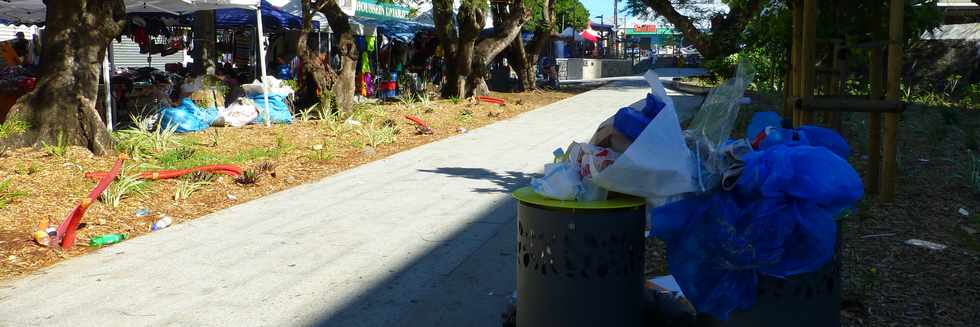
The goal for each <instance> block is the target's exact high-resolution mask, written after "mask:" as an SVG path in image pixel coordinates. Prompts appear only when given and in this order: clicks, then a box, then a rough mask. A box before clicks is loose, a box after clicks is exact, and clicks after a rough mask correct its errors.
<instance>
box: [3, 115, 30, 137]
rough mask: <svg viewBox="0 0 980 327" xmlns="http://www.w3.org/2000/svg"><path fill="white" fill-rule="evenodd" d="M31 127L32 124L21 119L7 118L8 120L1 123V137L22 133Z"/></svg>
mask: <svg viewBox="0 0 980 327" xmlns="http://www.w3.org/2000/svg"><path fill="white" fill-rule="evenodd" d="M29 128H31V125H30V124H28V123H27V122H25V121H23V120H19V119H13V118H10V119H7V121H5V122H3V124H0V139H4V138H7V137H10V136H14V135H20V134H22V133H24V132H25V131H27V129H29Z"/></svg>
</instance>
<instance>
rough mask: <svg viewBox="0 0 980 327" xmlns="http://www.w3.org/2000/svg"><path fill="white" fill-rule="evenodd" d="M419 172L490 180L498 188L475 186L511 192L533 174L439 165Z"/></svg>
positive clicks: (484, 189) (485, 190)
mask: <svg viewBox="0 0 980 327" xmlns="http://www.w3.org/2000/svg"><path fill="white" fill-rule="evenodd" d="M419 172H422V173H430V174H443V175H448V176H450V177H458V178H466V179H478V180H485V181H490V182H493V183H494V184H496V185H497V186H498V187H497V188H475V189H473V192H477V193H511V192H514V191H516V190H517V189H518V188H520V187H522V186H526V185H528V184H529V183H530V182H531V177H534V175H533V174H527V173H524V172H520V171H507V172H504V173H498V172H495V171H490V170H487V169H484V168H463V167H439V168H436V169H419Z"/></svg>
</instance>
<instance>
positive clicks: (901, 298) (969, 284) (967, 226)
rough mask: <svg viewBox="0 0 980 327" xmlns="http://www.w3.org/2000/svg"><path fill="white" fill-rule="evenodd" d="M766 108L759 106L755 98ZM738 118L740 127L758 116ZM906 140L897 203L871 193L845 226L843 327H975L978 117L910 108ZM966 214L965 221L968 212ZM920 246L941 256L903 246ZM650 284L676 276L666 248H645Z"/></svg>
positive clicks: (855, 121) (847, 126)
mask: <svg viewBox="0 0 980 327" xmlns="http://www.w3.org/2000/svg"><path fill="white" fill-rule="evenodd" d="M755 100H760V99H755ZM766 107H767V106H764V105H763V106H757V107H754V108H753V107H750V108H746V109H748V110H743V112H742V113H740V119H739V120H740V122H739V124H738V126H739V127H736V130H741V129H744V126H745V122H746V121H747V120H748V118H749V117H750V116H751V114H752V112H753V111H755V110H765V109H768V110H773V109H772V108H773V107H772V106H768V108H766ZM867 119H868V115H867V114H848V115H846V116H845V121H844V135H845V137H846V138H847V139H848V141H849V142H850V144H851V147H852V152H854V153H855V154H854V155H852V157H851V158H850V159H851V162H852V164H853V165H854V167H855V168H856V169H857V170H858V171H859V172H860V173H861V174H862V176H863V175H864V171H865V169H866V166H867V153H868V150H867ZM899 127H900V128H899V132H898V149H899V150H898V195H897V197H896V199H895V201H893V202H888V203H886V202H883V201H880V200H879V199H878V198H877V197H876V196H874V195H866V198H865V200H864V201H862V202H861V203H860V204H859V205H858V206H857V208H856V209H857V210H855V212H854V213H853V214H851V215H849V216H847V217H846V218H844V220H843V224H842V226H841V228H842V237H843V239H842V240H841V241H842V242H843V246H844V248H843V259H842V264H843V266H842V277H843V286H842V287H843V307H842V310H841V320H842V326H977V325H978V321H980V304H978V303H980V234H978V233H977V231H978V230H980V176H977V175H978V174H980V161H978V160H980V156H977V157H975V156H974V154H975V153H976V151H977V150H978V149H977V144H978V140H977V138H978V135H977V134H978V133H977V129H978V128H980V113H978V112H975V111H967V110H955V109H939V108H922V107H910V108H909V110H908V111H906V112H905V113H904V114H903V117H902V120H901V121H900V126H899ZM961 208H962V209H964V210H965V212H966V213H967V214H966V215H963V214H961V213H960V212H959V211H960V209H961ZM909 239H921V240H926V241H931V242H935V243H940V244H943V245H945V246H947V248H946V249H944V250H941V251H936V250H929V249H925V248H921V247H915V246H910V245H907V244H905V241H906V240H909ZM646 255H647V257H646V259H647V260H646V273H647V275H648V276H657V275H665V274H667V273H668V266H667V263H666V255H665V249H664V244H663V242H661V241H659V240H656V239H650V240H649V241H648V242H647V253H646Z"/></svg>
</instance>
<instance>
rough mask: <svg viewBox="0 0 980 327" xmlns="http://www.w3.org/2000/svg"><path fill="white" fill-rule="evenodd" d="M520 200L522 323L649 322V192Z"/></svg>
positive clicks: (570, 326) (528, 194)
mask: <svg viewBox="0 0 980 327" xmlns="http://www.w3.org/2000/svg"><path fill="white" fill-rule="evenodd" d="M513 195H514V197H515V198H516V199H517V200H518V203H519V204H518V209H517V217H518V218H517V224H518V235H517V238H518V242H517V294H518V299H517V325H518V326H567V327H574V326H623V327H629V326H643V310H642V308H643V283H644V279H643V254H644V249H645V247H644V245H645V237H644V235H643V229H644V225H645V217H646V212H645V210H644V206H645V203H646V201H645V200H644V199H643V198H639V197H633V196H628V195H615V194H614V195H611V196H610V197H609V199H607V200H603V201H589V202H582V201H561V200H554V199H549V198H545V197H543V196H541V195H539V194H537V193H535V192H534V191H533V190H532V189H531V188H529V187H525V188H521V189H519V190H517V191H516V192H514V193H513Z"/></svg>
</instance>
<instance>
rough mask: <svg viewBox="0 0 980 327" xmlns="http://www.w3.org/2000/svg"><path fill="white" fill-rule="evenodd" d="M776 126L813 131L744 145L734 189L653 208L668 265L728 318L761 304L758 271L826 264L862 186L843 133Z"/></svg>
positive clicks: (700, 302)
mask: <svg viewBox="0 0 980 327" xmlns="http://www.w3.org/2000/svg"><path fill="white" fill-rule="evenodd" d="M770 118H771V117H770ZM771 121H777V120H771ZM753 128H754V129H756V130H759V127H758V126H755V127H753ZM774 128H778V127H774ZM778 130H779V131H781V132H788V133H799V134H803V135H805V137H810V138H811V139H810V140H805V139H803V141H801V139H799V138H793V137H787V138H783V140H790V141H791V142H779V143H773V144H768V145H765V146H761V147H759V148H758V149H757V151H752V152H750V153H748V154H745V155H744V156H743V157H742V160H743V161H744V168H743V170H742V171H741V175H740V176H739V177H738V180H737V182H736V184H735V187H734V189H733V190H731V191H720V190H718V191H713V192H709V193H706V194H701V195H697V196H695V197H691V198H687V199H684V200H681V201H678V202H674V203H670V204H667V205H664V206H661V207H658V208H654V209H652V210H651V212H650V215H651V217H652V226H651V231H652V235H653V236H656V237H657V238H660V239H662V240H664V241H665V242H666V243H667V252H668V263H669V265H670V271H671V273H672V274H673V275H674V277H675V278H676V280H677V282H678V284H679V285H680V286H681V289H683V291H684V295H685V296H686V297H687V298H688V299H689V300H690V301H691V303H692V304H693V305H694V307H695V308H697V310H698V312H703V313H707V314H710V315H712V316H715V317H717V318H720V319H727V318H728V315H729V314H730V313H731V311H732V310H736V309H748V308H751V307H752V305H754V304H755V300H756V294H757V292H758V290H757V288H756V286H757V283H758V277H759V274H765V275H768V276H775V277H785V276H790V275H796V274H801V273H808V272H813V271H816V270H817V269H819V268H820V267H822V266H823V265H825V264H826V263H827V262H828V261H829V260H831V259H832V258H833V255H834V246H835V242H836V235H837V226H836V222H835V220H834V216H835V215H837V214H839V213H840V212H841V211H842V210H844V209H845V208H848V207H850V206H852V205H854V204H855V203H856V202H857V201H859V200H860V199H861V198H862V197H863V196H864V186H863V185H862V183H861V178H860V177H859V176H858V174H857V172H856V171H854V169H853V168H852V167H851V165H850V164H849V163H848V162H847V160H846V159H844V158H846V151H849V150H848V149H846V146H847V144H846V142H844V141H843V138H841V137H840V135H837V134H836V133H834V132H833V131H830V130H827V129H821V128H817V127H812V128H801V129H800V130H788V129H781V128H778ZM773 134H775V133H773ZM769 136H770V137H771V136H773V135H772V134H770V135H769ZM804 141H805V142H804ZM842 144H843V148H842V147H841V145H842ZM837 152H842V153H837ZM841 154H844V156H842V155H841Z"/></svg>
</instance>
